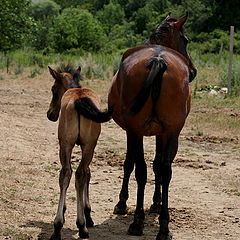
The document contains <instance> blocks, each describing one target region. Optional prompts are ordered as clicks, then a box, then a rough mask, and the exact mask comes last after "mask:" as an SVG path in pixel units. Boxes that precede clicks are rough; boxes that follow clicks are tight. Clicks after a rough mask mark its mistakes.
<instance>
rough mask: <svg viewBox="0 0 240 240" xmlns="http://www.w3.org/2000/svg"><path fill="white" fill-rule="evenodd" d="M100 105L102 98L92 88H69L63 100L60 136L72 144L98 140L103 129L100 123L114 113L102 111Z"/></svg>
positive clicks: (107, 119)
mask: <svg viewBox="0 0 240 240" xmlns="http://www.w3.org/2000/svg"><path fill="white" fill-rule="evenodd" d="M99 105H100V99H99V97H98V95H97V93H96V92H95V91H93V90H91V89H88V88H72V89H69V90H67V91H66V92H65V93H64V95H63V97H62V101H61V112H60V118H59V138H63V139H66V141H68V142H70V143H71V144H75V143H77V144H80V142H81V143H83V142H89V140H91V139H92V140H93V141H95V140H97V138H98V136H99V134H100V131H101V126H100V123H103V122H107V121H109V120H110V119H111V114H112V112H111V110H106V111H101V110H100V109H99ZM79 141H80V142H79Z"/></svg>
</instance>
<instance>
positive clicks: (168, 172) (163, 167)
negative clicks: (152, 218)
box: [156, 136, 178, 240]
mask: <svg viewBox="0 0 240 240" xmlns="http://www.w3.org/2000/svg"><path fill="white" fill-rule="evenodd" d="M177 149H178V137H172V136H171V137H169V139H168V140H167V142H166V144H165V146H164V154H163V158H162V159H161V163H160V169H159V170H160V172H161V176H162V207H161V212H160V216H159V224H160V230H159V233H158V235H157V238H156V240H171V239H172V235H171V233H170V231H169V227H168V224H169V212H168V190H169V183H170V181H171V178H172V161H173V159H174V157H175V156H176V153H177Z"/></svg>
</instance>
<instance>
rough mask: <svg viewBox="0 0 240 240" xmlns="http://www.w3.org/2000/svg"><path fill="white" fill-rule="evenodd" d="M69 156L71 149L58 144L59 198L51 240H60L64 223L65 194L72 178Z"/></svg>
mask: <svg viewBox="0 0 240 240" xmlns="http://www.w3.org/2000/svg"><path fill="white" fill-rule="evenodd" d="M71 154H72V147H65V146H64V145H61V144H60V152H59V156H60V161H61V165H62V169H61V171H60V175H59V186H60V198H59V203H58V210H57V215H56V217H55V220H54V232H53V234H52V236H51V240H55V239H56V240H57V239H61V229H62V227H63V224H64V221H65V219H64V213H65V211H66V193H67V189H68V186H69V182H70V180H71V176H72V167H71Z"/></svg>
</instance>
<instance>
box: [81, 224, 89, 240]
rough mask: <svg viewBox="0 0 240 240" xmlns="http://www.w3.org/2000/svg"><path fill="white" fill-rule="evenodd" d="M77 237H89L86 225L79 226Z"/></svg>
mask: <svg viewBox="0 0 240 240" xmlns="http://www.w3.org/2000/svg"><path fill="white" fill-rule="evenodd" d="M79 237H80V238H83V239H86V238H89V233H88V230H87V228H86V227H85V228H84V227H83V228H79Z"/></svg>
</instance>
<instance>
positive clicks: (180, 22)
mask: <svg viewBox="0 0 240 240" xmlns="http://www.w3.org/2000/svg"><path fill="white" fill-rule="evenodd" d="M187 18H188V12H186V14H185V15H184V16H182V17H180V18H179V19H178V20H177V22H176V23H175V25H176V26H177V28H178V29H180V28H181V27H182V26H183V25H184V23H185V22H186V21H187Z"/></svg>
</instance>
